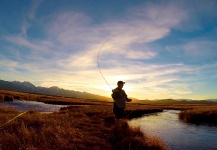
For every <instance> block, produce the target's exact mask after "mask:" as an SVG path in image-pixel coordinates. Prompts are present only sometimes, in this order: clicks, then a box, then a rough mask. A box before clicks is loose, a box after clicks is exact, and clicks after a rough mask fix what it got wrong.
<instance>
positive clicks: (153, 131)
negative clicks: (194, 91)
mask: <svg viewBox="0 0 217 150" xmlns="http://www.w3.org/2000/svg"><path fill="white" fill-rule="evenodd" d="M179 112H180V111H178V110H165V111H164V112H162V113H157V114H152V115H148V116H143V117H142V118H138V119H133V120H131V121H129V123H130V125H131V126H140V127H141V129H142V130H143V131H144V132H145V133H147V134H149V135H151V136H155V137H158V138H160V139H161V140H162V141H163V142H164V143H165V144H166V145H167V147H168V148H169V149H171V150H217V127H211V126H206V125H199V126H198V125H192V124H186V123H183V122H182V121H180V120H179V119H178V114H179Z"/></svg>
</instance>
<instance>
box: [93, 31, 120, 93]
mask: <svg viewBox="0 0 217 150" xmlns="http://www.w3.org/2000/svg"><path fill="white" fill-rule="evenodd" d="M120 34H123V33H118V34H115V35H113V36H111V37H110V38H108V39H107V40H105V42H103V44H102V46H101V47H100V49H99V51H98V55H97V65H98V69H99V72H100V74H101V76H102V78H103V80H104V81H105V83H106V84H107V85H108V87H109V88H110V89H111V90H112V87H111V86H110V85H109V83H108V82H107V80H106V79H105V77H104V76H103V73H102V71H101V68H100V64H99V56H100V52H101V51H102V48H103V46H104V45H105V44H106V43H107V42H108V41H109V40H111V39H113V38H114V37H116V36H118V35H120Z"/></svg>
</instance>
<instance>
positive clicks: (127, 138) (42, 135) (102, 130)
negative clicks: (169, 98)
mask: <svg viewBox="0 0 217 150" xmlns="http://www.w3.org/2000/svg"><path fill="white" fill-rule="evenodd" d="M5 96H10V97H13V98H16V99H20V100H22V99H24V100H33V101H40V102H45V103H55V104H70V105H77V104H79V105H80V106H69V107H64V108H61V109H60V111H58V112H54V113H50V114H44V113H40V112H37V111H34V110H30V111H29V112H27V113H26V114H24V115H22V116H20V117H19V118H17V119H15V120H13V121H12V122H10V123H8V124H6V125H5V126H3V127H2V128H0V149H3V150H8V149H156V150H158V149H159V150H160V149H167V148H166V146H165V145H164V144H163V143H162V141H161V140H160V139H157V138H154V137H149V136H147V135H146V134H144V133H143V132H141V131H140V129H139V128H131V127H129V125H128V123H127V120H121V121H119V122H117V121H116V122H115V120H114V116H113V114H112V105H113V103H112V102H111V101H102V100H88V99H79V98H67V97H59V96H49V95H40V94H32V93H22V92H14V91H6V90H0V99H1V97H3V98H2V99H3V100H2V101H4V97H5ZM82 105H86V106H82ZM163 109H178V110H182V112H181V113H180V115H179V118H180V119H181V120H184V121H186V122H192V123H194V122H195V121H192V119H189V118H194V117H196V118H197V119H196V120H197V121H198V118H201V116H202V118H206V119H207V116H210V117H208V118H209V119H208V120H212V121H207V120H206V119H200V120H199V122H207V123H213V120H214V121H216V112H217V105H214V104H165V103H164V104H161V103H154V104H153V103H147V102H145V103H142V102H140V103H135V102H134V103H128V104H127V107H126V114H125V117H126V118H128V119H131V118H136V117H141V116H142V115H144V114H147V113H153V112H161V111H163ZM19 113H20V112H18V111H16V110H14V109H12V108H6V107H0V118H1V119H0V125H2V124H3V123H5V122H6V121H8V120H10V119H11V118H13V117H15V116H17V115H18V114H19ZM193 120H195V119H193ZM214 123H215V122H214Z"/></svg>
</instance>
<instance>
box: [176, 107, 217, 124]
mask: <svg viewBox="0 0 217 150" xmlns="http://www.w3.org/2000/svg"><path fill="white" fill-rule="evenodd" d="M179 119H181V120H183V121H184V122H188V123H195V124H214V125H217V106H209V107H201V108H196V109H190V110H185V111H182V112H181V113H180V114H179Z"/></svg>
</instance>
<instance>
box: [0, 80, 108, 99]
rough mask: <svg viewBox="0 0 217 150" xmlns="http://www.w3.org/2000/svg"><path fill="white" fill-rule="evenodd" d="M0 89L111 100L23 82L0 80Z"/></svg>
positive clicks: (85, 93)
mask: <svg viewBox="0 0 217 150" xmlns="http://www.w3.org/2000/svg"><path fill="white" fill-rule="evenodd" d="M0 89H4V90H13V91H19V92H28V93H37V94H45V95H56V96H64V97H76V98H85V99H101V100H111V98H109V97H105V96H100V95H95V94H91V93H87V92H79V91H74V90H65V89H62V88H59V87H57V86H52V87H49V88H46V87H41V86H37V87H36V86H35V85H33V84H32V83H30V82H27V81H24V82H19V81H12V82H10V81H4V80H0Z"/></svg>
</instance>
